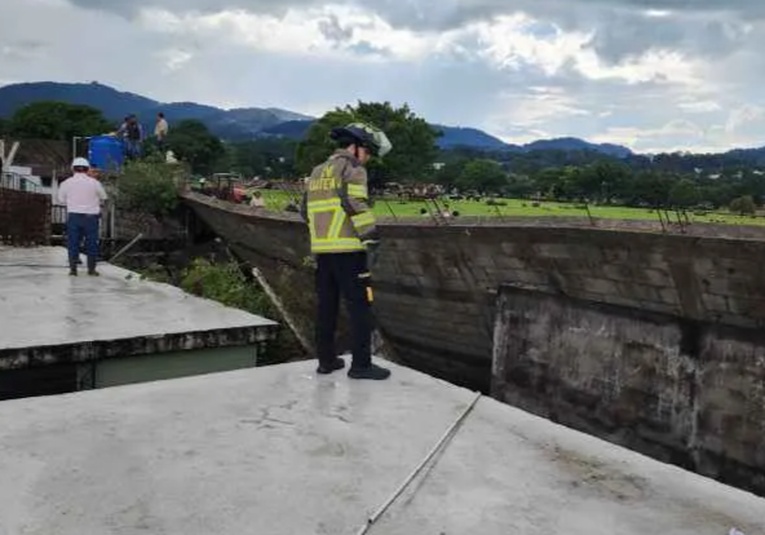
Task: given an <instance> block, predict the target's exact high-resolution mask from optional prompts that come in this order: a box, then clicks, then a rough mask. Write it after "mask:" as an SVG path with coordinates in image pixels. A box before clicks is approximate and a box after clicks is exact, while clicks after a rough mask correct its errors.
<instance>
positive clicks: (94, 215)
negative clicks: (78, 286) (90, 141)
mask: <svg viewBox="0 0 765 535" xmlns="http://www.w3.org/2000/svg"><path fill="white" fill-rule="evenodd" d="M72 171H74V175H72V176H71V177H70V178H68V179H66V180H64V181H63V182H62V183H61V187H60V188H59V190H58V199H59V201H60V202H61V203H62V204H65V205H66V212H67V219H66V238H67V248H68V249H69V275H72V276H74V277H76V276H77V261H78V260H79V258H80V243H81V242H82V237H83V236H84V237H85V251H86V253H87V256H88V275H93V276H98V271H96V262H97V260H98V223H99V219H100V217H101V203H102V202H103V201H105V200H106V191H104V187H103V186H102V185H101V183H100V182H99V181H98V180H96V179H95V178H93V177H92V176H90V175H89V172H90V163H89V162H88V160H86V159H85V158H75V159H74V161H73V162H72Z"/></svg>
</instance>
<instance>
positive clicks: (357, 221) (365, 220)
mask: <svg viewBox="0 0 765 535" xmlns="http://www.w3.org/2000/svg"><path fill="white" fill-rule="evenodd" d="M351 221H353V226H354V227H356V229H359V228H363V227H369V226H371V225H374V224H375V216H374V214H373V213H372V212H362V213H360V214H356V215H355V216H352V217H351Z"/></svg>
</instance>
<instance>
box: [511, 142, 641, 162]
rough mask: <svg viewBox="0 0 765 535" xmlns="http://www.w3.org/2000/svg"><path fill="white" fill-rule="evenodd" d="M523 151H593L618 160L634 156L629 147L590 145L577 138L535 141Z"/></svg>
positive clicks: (607, 144) (602, 144) (524, 147)
mask: <svg viewBox="0 0 765 535" xmlns="http://www.w3.org/2000/svg"><path fill="white" fill-rule="evenodd" d="M523 149H524V150H526V151H532V150H564V151H574V150H591V151H596V152H601V153H603V154H607V155H609V156H614V157H616V158H626V157H627V156H629V155H631V154H632V151H631V150H630V149H628V148H627V147H623V146H621V145H614V144H612V143H599V144H595V143H590V142H588V141H584V140H582V139H578V138H575V137H559V138H555V139H541V140H539V141H533V142H531V143H528V144H526V145H523Z"/></svg>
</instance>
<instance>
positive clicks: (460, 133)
mask: <svg viewBox="0 0 765 535" xmlns="http://www.w3.org/2000/svg"><path fill="white" fill-rule="evenodd" d="M41 100H57V101H63V102H69V103H72V104H87V105H90V106H93V107H94V108H97V109H99V110H101V112H102V113H103V114H104V116H105V117H106V118H107V119H109V120H110V121H113V122H114V123H115V125H116V124H118V123H119V122H120V121H121V120H122V118H123V117H125V115H127V114H130V113H135V114H136V115H138V117H139V120H140V121H141V123H142V124H143V125H144V127H145V128H147V129H150V130H151V129H153V127H154V117H155V116H156V114H157V113H158V112H160V111H162V112H164V113H165V116H166V117H167V119H168V120H169V121H170V122H171V124H172V122H174V121H179V120H182V119H198V120H200V121H202V122H203V123H205V124H206V125H207V127H208V128H209V129H210V131H211V132H212V133H213V134H215V135H217V136H218V137H221V138H222V139H226V140H229V141H242V140H247V139H253V138H256V137H262V136H284V137H287V138H291V139H300V138H302V137H303V136H304V135H305V134H306V132H307V131H308V129H309V128H310V127H311V125H312V124H313V121H314V120H315V118H313V117H310V116H308V115H304V114H301V113H296V112H293V111H289V110H283V109H280V108H235V109H231V110H224V109H221V108H216V107H214V106H206V105H203V104H197V103H194V102H171V103H165V102H159V101H156V100H153V99H150V98H147V97H143V96H141V95H136V94H134V93H128V92H122V91H118V90H116V89H114V88H112V87H109V86H106V85H103V84H99V83H98V82H91V83H81V84H65V83H57V82H34V83H23V84H14V85H8V86H4V87H0V117H9V116H11V115H13V113H14V112H15V111H16V110H17V109H19V108H21V107H22V106H24V105H26V104H29V103H32V102H36V101H41ZM433 127H434V128H435V129H437V130H440V131H441V132H443V135H442V136H441V137H440V138H439V139H438V145H439V146H440V147H441V148H443V149H453V148H456V147H467V148H472V149H478V150H499V151H503V150H507V151H515V152H528V151H532V150H563V151H579V150H592V151H597V152H600V153H603V154H608V155H611V156H616V157H619V158H624V157H626V156H629V155H630V154H632V152H631V151H630V150H629V149H628V148H626V147H622V146H620V145H612V144H593V143H589V142H587V141H584V140H581V139H577V138H573V137H566V138H558V139H549V140H540V141H534V142H533V143H529V144H527V145H520V146H519V145H510V144H507V143H505V142H504V141H502V140H501V139H499V138H497V137H494V136H492V135H490V134H487V133H486V132H484V131H482V130H479V129H477V128H469V127H452V126H443V125H433Z"/></svg>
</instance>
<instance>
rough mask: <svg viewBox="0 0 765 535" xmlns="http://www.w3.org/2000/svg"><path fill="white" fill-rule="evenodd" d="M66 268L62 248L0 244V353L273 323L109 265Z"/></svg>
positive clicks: (272, 324)
mask: <svg viewBox="0 0 765 535" xmlns="http://www.w3.org/2000/svg"><path fill="white" fill-rule="evenodd" d="M66 264H67V260H66V250H65V249H64V248H62V247H39V248H9V247H0V318H2V321H0V333H1V335H0V350H3V349H11V348H25V347H40V346H48V345H64V344H72V343H78V342H92V341H100V340H106V341H109V340H118V339H124V338H137V337H152V336H162V335H165V334H168V333H193V332H204V331H211V330H215V329H235V328H244V327H247V328H250V327H265V328H268V327H275V326H276V325H277V324H276V323H275V322H273V321H271V320H267V319H265V318H262V317H260V316H255V315H253V314H249V313H247V312H244V311H241V310H237V309H232V308H228V307H225V306H223V305H221V304H219V303H217V302H215V301H210V300H207V299H201V298H198V297H195V296H191V295H188V294H186V293H184V292H183V291H182V290H180V289H178V288H175V287H173V286H170V285H167V284H157V283H154V282H150V281H147V280H143V281H142V280H139V278H138V277H137V276H136V274H135V273H132V272H130V271H127V270H124V269H121V268H118V267H116V266H112V265H110V264H107V263H102V264H100V266H99V271H100V272H101V277H88V276H86V275H84V274H81V275H80V276H79V277H69V275H68V271H67V268H66Z"/></svg>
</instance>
